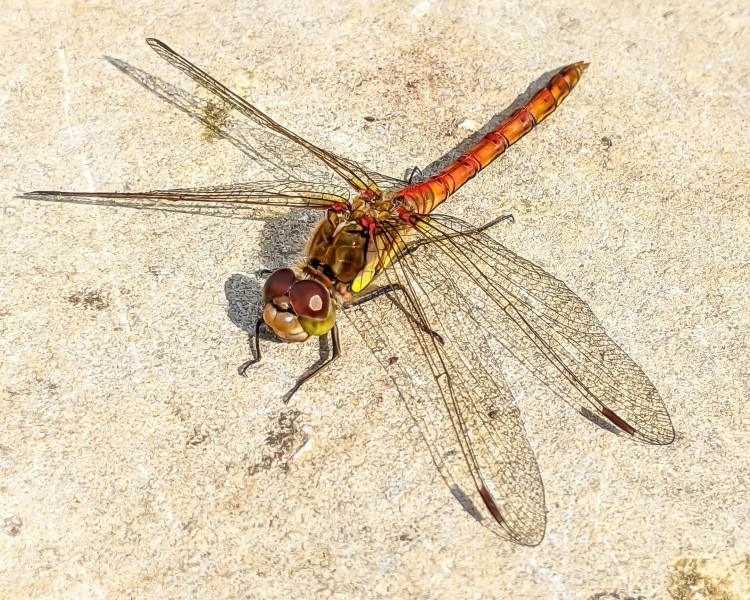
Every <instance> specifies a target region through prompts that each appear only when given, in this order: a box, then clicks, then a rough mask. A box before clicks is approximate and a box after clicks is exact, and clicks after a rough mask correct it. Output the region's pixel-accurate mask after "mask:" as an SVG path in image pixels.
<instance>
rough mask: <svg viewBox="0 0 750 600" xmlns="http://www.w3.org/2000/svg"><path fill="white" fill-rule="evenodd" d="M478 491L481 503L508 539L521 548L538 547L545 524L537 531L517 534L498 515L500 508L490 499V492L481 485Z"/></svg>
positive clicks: (542, 537)
mask: <svg viewBox="0 0 750 600" xmlns="http://www.w3.org/2000/svg"><path fill="white" fill-rule="evenodd" d="M478 489H479V495H480V496H481V497H482V501H483V502H484V505H485V506H486V507H487V510H488V511H489V512H490V514H491V515H492V518H493V519H495V521H496V522H497V524H498V525H500V527H501V528H502V529H503V531H505V533H507V534H508V537H509V538H510V539H511V541H513V542H516V543H518V544H521V545H523V546H529V547H533V546H538V545H539V544H541V543H542V540H544V530H545V526H546V522H545V523H544V525H543V526H542V528H541V529H540V530H538V531H531V532H529V531H525V532H522V533H521V532H518V531H515V530H514V529H513V528H512V527H511V526H510V524H509V523H508V521H506V520H505V519H504V518H503V516H502V515H501V514H500V508H499V507H498V506H497V503H496V502H495V500H494V499H493V498H492V494H490V491H489V490H488V489H487V488H486V487H485V486H484V485H482V486H481V487H479V488H478Z"/></svg>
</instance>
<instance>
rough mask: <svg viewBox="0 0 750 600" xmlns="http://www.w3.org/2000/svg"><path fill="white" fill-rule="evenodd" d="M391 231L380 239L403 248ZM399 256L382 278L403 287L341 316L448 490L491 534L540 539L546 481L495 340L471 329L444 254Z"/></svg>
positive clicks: (470, 315) (472, 317) (461, 289)
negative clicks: (386, 379) (392, 387)
mask: <svg viewBox="0 0 750 600" xmlns="http://www.w3.org/2000/svg"><path fill="white" fill-rule="evenodd" d="M397 236H398V234H397V233H395V232H394V233H393V235H392V238H391V239H390V240H389V243H388V244H385V246H387V247H401V248H405V246H404V245H403V244H401V243H397V241H396V238H397ZM421 250H422V249H420V251H421ZM400 255H401V256H400V259H399V260H398V261H397V262H395V263H393V264H392V265H390V266H389V267H388V268H386V269H385V270H384V271H383V272H382V274H381V278H380V279H379V281H380V282H381V283H384V284H386V285H396V286H402V287H403V290H404V291H403V292H402V291H393V292H389V293H388V294H387V295H386V296H384V297H380V298H378V299H376V300H373V301H370V302H366V303H364V304H361V305H358V306H356V307H355V308H352V309H350V310H348V311H345V312H344V314H347V316H348V317H349V318H350V320H351V322H352V323H353V325H354V327H355V328H356V329H357V330H358V331H359V332H360V334H361V335H362V337H363V338H364V340H365V341H366V343H367V344H368V346H369V347H370V349H371V350H372V351H373V353H374V354H375V356H376V357H377V358H378V360H379V362H380V363H381V364H382V365H383V367H384V368H385V369H386V370H387V372H388V373H389V374H390V376H391V377H392V379H393V380H394V382H395V384H396V386H397V387H398V390H399V393H400V395H401V396H402V398H403V399H404V401H405V403H406V406H407V408H408V410H409V412H410V414H411V415H412V417H413V418H414V420H415V422H416V423H417V425H418V427H419V430H420V432H421V433H422V436H423V437H424V438H425V440H426V442H427V445H428V447H429V448H430V451H431V454H432V458H433V460H434V462H435V464H436V465H437V466H438V468H439V470H440V472H441V474H442V475H443V477H444V479H445V480H446V482H447V483H448V484H449V486H450V487H451V488H452V489H453V492H454V495H456V496H458V497H459V499H460V500H461V499H462V498H463V500H465V501H470V502H471V507H466V504H465V502H462V503H464V505H465V507H466V508H467V509H468V510H469V512H470V513H474V514H475V516H477V515H478V514H479V515H482V516H479V517H478V518H479V519H480V520H481V522H482V523H483V524H484V525H486V526H487V527H489V528H490V529H492V530H493V531H494V532H495V533H497V534H499V535H501V536H503V537H505V538H507V539H511V540H513V541H515V542H517V543H521V544H525V545H536V544H538V543H539V542H540V541H541V540H542V538H543V537H544V530H545V525H546V513H545V506H544V489H543V485H542V480H541V477H540V474H539V469H538V467H537V463H536V460H535V458H534V455H533V452H532V450H531V448H530V446H529V444H528V441H527V439H526V435H525V433H524V429H523V425H522V422H521V419H520V415H519V412H518V409H517V407H516V406H515V403H514V401H513V397H512V394H511V392H510V390H509V389H508V387H507V385H506V383H505V380H504V378H503V374H502V372H501V364H500V361H499V360H496V358H497V353H496V352H495V349H493V348H492V347H491V343H492V342H493V340H492V338H491V337H489V336H487V337H483V336H475V335H474V329H475V324H476V319H477V315H476V314H475V313H474V312H473V310H472V307H471V305H469V304H468V303H467V302H465V295H466V293H467V292H468V291H469V290H468V289H466V288H465V286H463V285H462V283H465V282H462V281H457V280H456V277H455V274H456V273H457V272H458V271H457V269H456V268H455V265H454V264H453V263H452V261H451V260H450V258H449V257H448V256H446V255H445V254H443V253H437V254H434V255H432V254H431V255H429V257H427V256H426V255H425V254H424V253H422V255H421V256H420V252H408V251H405V250H402V251H401V252H400ZM425 258H429V260H424V259H425ZM389 300H390V301H389ZM430 330H432V331H433V332H435V333H436V334H438V335H439V338H438V337H437V336H436V335H434V334H433V333H430ZM467 340H468V343H467ZM495 345H496V344H495ZM477 507H485V508H484V509H483V508H477ZM488 512H489V515H488V514H487V513H488ZM490 516H491V517H492V518H491V519H490V518H488V517H490Z"/></svg>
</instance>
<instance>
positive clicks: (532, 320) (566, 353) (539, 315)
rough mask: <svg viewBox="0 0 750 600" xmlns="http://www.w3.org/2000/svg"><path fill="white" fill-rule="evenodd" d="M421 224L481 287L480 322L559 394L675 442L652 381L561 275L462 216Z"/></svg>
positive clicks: (627, 428)
mask: <svg viewBox="0 0 750 600" xmlns="http://www.w3.org/2000/svg"><path fill="white" fill-rule="evenodd" d="M421 229H422V233H423V234H424V236H425V237H426V238H428V239H429V240H431V242H430V243H428V244H427V245H426V248H428V250H427V251H428V252H430V253H434V254H440V255H441V256H443V257H446V258H448V259H449V260H451V261H452V262H453V264H454V266H455V268H456V272H461V273H462V277H464V278H466V279H467V280H469V281H471V282H472V284H473V285H474V286H476V288H477V289H478V290H481V293H482V294H483V295H484V297H485V298H484V299H485V302H484V303H483V304H482V307H481V311H482V313H483V321H484V326H483V329H485V330H486V331H487V333H490V334H491V335H493V336H494V337H495V338H496V339H498V340H499V341H501V343H502V344H503V345H504V346H505V347H506V348H507V349H508V350H510V351H511V352H512V353H513V354H514V355H515V356H516V357H517V358H519V359H520V360H521V361H522V362H523V363H524V364H526V366H528V367H530V368H531V370H532V371H534V372H535V373H536V374H537V375H539V376H540V377H541V378H542V380H543V381H544V382H545V383H547V384H548V385H550V386H551V387H552V388H553V389H554V390H555V391H556V392H557V393H558V394H559V395H561V396H563V397H564V398H565V399H566V400H568V401H569V402H571V403H572V404H574V405H576V406H577V407H578V408H579V409H582V408H583V407H585V406H586V405H588V409H593V411H594V414H598V415H599V416H600V417H604V418H606V419H607V420H608V421H609V422H610V423H611V424H613V425H615V426H616V427H617V428H618V429H620V430H621V431H624V432H626V433H628V434H630V435H632V436H634V437H636V438H638V439H639V440H641V441H643V442H647V443H650V444H669V443H671V442H672V440H673V439H674V429H673V427H672V423H671V420H670V418H669V413H668V412H667V409H666V407H665V405H664V402H663V400H662V399H661V397H660V396H659V393H658V392H657V390H656V388H655V387H654V385H653V384H652V383H651V381H650V380H649V379H648V377H647V376H646V375H645V374H644V372H643V371H642V370H641V368H640V367H639V366H638V365H637V364H636V363H635V362H634V361H633V360H632V359H631V358H630V357H629V356H628V355H627V354H626V353H625V352H624V351H623V350H622V349H621V348H620V347H619V346H618V345H617V344H616V343H615V342H614V341H612V339H610V337H609V336H608V335H607V334H606V332H605V331H604V328H603V327H602V326H601V324H600V323H599V321H598V320H597V318H596V316H594V314H593V312H591V309H589V307H588V306H587V305H586V303H585V302H583V300H581V299H580V298H579V297H578V296H576V295H575V294H574V293H573V292H572V291H571V290H570V289H569V288H568V287H567V286H566V285H565V284H564V283H563V282H561V281H559V280H558V279H556V278H554V277H553V276H552V275H550V274H549V273H547V272H545V271H544V270H542V269H541V268H539V267H537V266H536V265H534V264H533V263H531V262H529V261H528V260H525V259H523V258H521V257H520V256H518V255H517V254H515V253H514V252H511V251H510V250H508V249H507V248H505V247H504V246H502V245H501V244H499V243H497V242H496V241H494V240H493V239H492V238H490V237H489V236H488V235H486V234H485V233H483V232H480V231H475V230H473V229H472V227H471V226H470V225H468V224H466V223H464V222H462V221H460V220H458V219H453V218H451V217H446V216H434V217H430V218H429V219H425V220H424V222H423V224H422V227H421ZM488 323H489V324H494V327H487V324H488ZM581 399H583V402H580V400H581ZM583 412H584V413H585V412H586V410H583ZM588 412H589V413H590V412H591V410H589V411H588ZM600 421H601V419H600Z"/></svg>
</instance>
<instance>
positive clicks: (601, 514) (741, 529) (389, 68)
mask: <svg viewBox="0 0 750 600" xmlns="http://www.w3.org/2000/svg"><path fill="white" fill-rule="evenodd" d="M689 4H690V3H685V2H680V1H674V2H663V1H659V2H605V1H594V0H576V1H563V0H546V1H545V2H519V1H509V2H505V1H502V2H501V1H492V2H475V1H467V2H437V1H429V0H424V1H421V2H418V1H412V2H403V1H399V0H387V1H386V2H336V3H331V2H328V1H323V0H306V1H304V2H268V3H265V4H260V5H256V4H255V3H249V2H248V3H241V2H232V1H227V0H221V1H217V0H205V1H203V2H200V3H195V5H191V4H189V3H183V2H172V1H167V2H159V3H146V2H119V0H118V1H115V2H113V3H96V2H58V3H53V4H52V5H51V6H50V5H49V3H46V2H38V1H32V2H16V1H12V0H4V2H3V3H2V7H3V8H2V15H1V16H0V19H1V20H0V40H2V41H0V77H1V81H2V85H0V107H1V108H0V145H1V146H0V147H1V149H2V150H1V152H0V190H2V196H1V200H0V202H1V203H2V239H3V253H2V256H1V257H0V279H1V286H2V289H1V290H0V331H1V336H2V337H1V338H0V339H1V344H0V356H2V364H1V365H0V374H1V377H0V384H1V385H0V521H1V523H0V524H2V526H3V528H2V530H0V596H2V597H3V598H127V597H132V598H193V597H207V598H239V597H247V598H289V597H293V598H318V597H321V598H325V597H337V598H339V597H340V598H358V597H365V598H513V599H515V598H519V599H520V598H585V599H588V598H619V599H624V598H641V597H642V598H668V597H670V592H671V593H672V594H673V596H674V597H678V598H692V597H698V596H695V594H694V592H695V590H698V591H701V592H702V593H703V594H704V596H703V597H710V598H718V597H721V598H724V597H726V598H742V597H748V596H747V594H750V591H748V589H749V588H748V583H747V580H748V566H747V565H748V560H750V559H748V556H749V555H750V538H749V537H748V534H749V533H750V531H749V525H748V510H749V509H750V504H749V501H748V487H750V486H748V479H749V478H748V469H749V468H750V461H749V460H748V454H749V453H748V446H750V438H749V437H748V434H749V433H750V409H749V408H748V401H747V400H748V393H749V392H750V384H749V378H748V358H747V357H748V333H749V329H750V325H749V323H750V321H749V320H748V308H749V307H750V299H749V292H750V286H749V285H748V275H749V272H750V250H748V248H749V246H748V243H747V242H748V236H749V234H750V218H749V217H748V181H749V179H750V174H749V171H748V164H749V160H750V159H748V153H749V152H750V137H749V136H750V133H749V132H750V128H749V127H748V117H747V104H748V89H750V77H749V76H748V75H749V73H750V15H749V13H748V8H747V3H746V2H741V1H739V0H736V1H725V2H709V1H707V2H700V3H699V2H693V3H692V6H690V5H689ZM147 36H155V37H159V38H161V39H163V40H164V41H166V42H167V43H169V44H171V45H172V46H173V47H174V48H175V49H177V50H178V51H181V52H182V53H184V54H185V55H186V56H188V57H190V58H191V59H193V60H194V61H195V62H197V63H198V64H199V65H202V66H203V67H204V68H206V70H207V71H208V72H210V73H212V74H213V75H214V76H216V77H217V78H218V79H220V80H222V81H224V82H225V83H227V84H229V85H230V86H232V87H234V88H236V89H239V90H240V91H241V92H242V93H244V94H247V95H248V97H249V98H250V99H251V100H252V101H253V102H255V103H256V104H257V105H258V106H260V107H261V108H262V109H264V110H266V111H267V112H268V113H269V114H271V115H272V116H273V117H274V118H277V119H279V120H280V121H282V122H283V123H285V124H286V125H288V126H289V127H291V128H292V129H294V130H296V131H298V132H300V133H302V134H304V135H306V136H308V137H309V138H310V139H311V140H312V141H314V142H315V143H318V144H320V145H322V146H324V147H326V148H329V149H331V150H333V151H335V152H337V153H340V154H343V155H345V156H348V157H351V158H353V159H355V160H359V161H362V162H365V163H366V164H368V165H369V166H371V167H373V168H375V169H377V170H379V171H382V172H384V173H388V174H393V175H401V174H402V173H403V170H404V169H405V168H406V167H409V166H412V165H420V166H425V165H427V164H429V163H430V162H431V161H433V160H435V159H436V158H438V157H440V156H442V155H443V154H444V153H446V152H448V151H449V150H451V149H452V148H454V147H455V146H456V145H457V144H459V143H460V142H461V141H462V140H463V139H465V138H466V137H467V136H468V135H470V133H471V131H469V130H467V129H466V123H465V122H466V121H469V122H471V121H474V122H476V123H478V124H479V125H483V124H484V123H486V122H487V121H488V120H489V119H490V118H491V117H492V116H493V115H495V114H496V113H498V112H500V111H502V110H504V109H505V108H506V107H507V106H508V104H510V103H511V102H512V101H513V100H514V99H515V98H516V96H517V95H518V94H519V93H521V92H523V91H524V90H526V88H527V86H528V85H529V84H531V83H532V82H533V81H535V80H536V79H537V78H538V77H540V76H541V75H542V74H543V73H545V72H547V71H549V70H551V69H555V68H558V67H560V66H562V65H564V64H567V63H570V62H572V61H575V60H589V61H591V63H592V64H591V67H590V69H589V70H588V71H587V72H586V73H585V75H584V77H583V79H582V81H581V83H580V85H579V87H578V88H577V89H576V90H575V91H574V92H573V94H572V95H571V96H570V98H569V99H568V100H567V101H566V102H565V104H564V105H563V106H562V108H561V109H560V111H559V112H558V113H556V114H555V115H553V116H552V117H551V118H550V119H549V120H548V121H546V122H545V123H544V124H543V126H542V127H541V128H540V129H539V130H538V131H536V132H535V133H533V134H532V135H530V136H528V137H527V138H526V139H524V140H523V141H522V142H521V143H520V144H519V145H518V146H517V147H514V148H513V149H512V151H511V152H509V154H508V156H507V157H505V158H504V159H503V160H502V161H501V162H499V163H497V164H496V165H493V166H492V167H491V168H490V169H488V170H487V172H486V173H484V174H482V175H481V176H480V178H479V179H478V180H476V181H475V182H473V183H472V184H470V185H469V186H467V188H466V189H465V191H463V192H462V193H461V194H460V195H459V196H458V197H456V198H455V201H454V202H453V203H452V206H453V209H454V211H455V213H456V214H460V215H463V216H465V217H466V218H468V219H470V220H472V221H474V222H481V221H482V220H483V219H485V218H490V217H494V216H498V215H500V214H503V213H504V212H512V213H513V215H514V216H515V224H513V225H503V226H501V228H500V229H499V230H496V231H495V235H496V236H498V237H499V239H500V240H501V241H503V242H504V243H506V244H507V245H508V246H509V247H511V248H513V249H514V250H516V251H518V252H520V253H521V254H522V255H524V256H526V257H528V258H530V259H532V260H534V261H535V262H537V263H539V264H540V265H542V266H543V267H545V268H547V269H548V270H549V271H550V272H552V273H553V274H555V275H556V276H558V277H560V278H562V279H563V280H565V281H566V282H568V284H569V285H570V286H571V287H572V288H573V289H574V290H575V291H576V292H577V293H578V294H580V295H581V297H583V298H584V299H585V300H586V301H588V302H589V303H590V305H591V306H592V308H593V309H594V311H595V312H596V314H597V315H599V316H600V318H601V319H602V322H603V323H604V325H605V326H606V327H607V329H608V331H609V332H610V333H611V335H612V336H613V338H614V339H616V340H617V341H618V342H619V343H620V344H621V345H622V346H623V347H624V348H625V349H626V350H627V351H628V352H630V353H631V355H632V356H633V357H634V358H635V359H636V360H637V361H638V362H639V363H640V364H641V365H642V366H643V368H644V370H645V371H646V373H647V374H648V375H649V376H650V377H651V378H652V380H653V381H654V383H655V384H656V386H657V388H658V389H659V390H660V391H661V393H662V395H663V397H664V399H665V402H666V404H667V406H668V408H669V410H670V412H671V414H672V415H673V420H674V424H675V428H676V430H677V439H676V440H675V443H674V444H673V445H672V446H671V447H663V448H651V447H645V446H640V445H637V444H635V443H631V442H628V441H627V440H622V439H618V438H617V437H616V436H613V435H611V434H609V433H607V432H605V431H603V430H601V429H598V428H596V427H594V426H592V425H591V424H590V423H588V422H587V421H585V420H584V419H582V418H580V417H578V416H576V415H575V414H573V412H572V411H571V410H570V409H569V408H568V407H567V406H565V405H563V404H561V403H559V402H557V401H555V400H553V399H550V398H549V397H548V395H546V394H545V392H544V390H543V389H541V387H540V386H539V385H538V384H536V383H534V382H533V381H528V382H527V385H525V386H524V387H522V388H521V391H523V392H525V393H523V394H522V395H521V396H522V397H521V398H520V402H521V404H522V409H523V414H524V419H525V422H526V425H527V430H528V433H529V438H530V440H531V443H532V446H533V447H534V448H535V451H536V454H537V457H538V460H539V464H540V467H541V470H542V475H543V478H544V482H545V485H546V492H547V504H548V509H549V523H548V528H547V537H546V539H545V541H544V542H543V543H542V545H541V546H539V547H537V548H531V549H529V548H521V547H516V546H513V545H511V544H509V543H507V542H504V541H502V540H499V539H497V538H495V537H493V536H492V535H490V534H489V533H488V532H487V531H486V530H485V529H483V528H482V527H481V526H479V525H478V524H477V523H476V521H474V520H473V519H472V517H471V516H470V515H469V514H467V513H466V512H465V511H464V510H463V509H462V508H461V506H460V504H459V503H458V502H457V501H456V500H455V499H454V498H453V496H452V495H451V493H450V491H449V490H448V489H447V487H446V486H445V484H444V483H443V481H442V480H441V479H440V477H439V475H438V473H437V471H436V470H435V468H434V466H433V464H432V462H431V460H430V457H429V453H428V452H427V450H426V449H425V448H424V447H423V445H422V442H421V439H420V438H419V435H418V434H417V432H416V431H415V428H414V427H413V424H412V423H411V421H410V419H409V416H408V414H407V413H406V411H405V410H404V408H403V406H402V405H401V404H400V402H399V398H398V397H397V395H396V394H395V392H394V390H393V388H392V386H391V385H390V382H389V379H388V376H387V374H386V373H385V372H384V371H383V370H382V369H381V368H380V367H378V366H377V365H374V364H371V362H370V359H369V355H368V352H367V350H366V349H365V347H364V345H363V343H362V342H361V340H360V339H359V338H358V337H357V334H356V332H354V331H352V330H351V329H348V330H346V331H344V340H343V344H344V350H345V357H344V358H342V359H341V361H340V362H339V363H338V364H337V365H336V367H335V368H334V369H332V370H331V371H330V372H329V373H327V375H326V376H325V377H321V378H319V379H318V380H316V381H315V383H314V384H312V385H309V386H307V387H305V388H303V390H302V391H301V392H300V393H299V394H297V396H296V397H295V398H294V400H293V402H292V404H290V405H289V406H284V405H283V404H282V403H281V402H280V398H281V396H282V395H283V393H284V391H286V390H287V389H288V388H289V387H290V386H291V385H292V383H293V381H294V379H295V376H296V375H297V374H298V373H299V372H300V370H301V369H303V368H304V366H305V365H307V364H309V363H310V362H312V361H314V360H315V359H316V357H317V356H318V351H317V348H316V345H315V344H307V345H298V346H290V345H276V344H266V345H265V347H264V348H265V352H266V358H265V360H264V362H263V364H262V366H261V367H254V368H252V369H251V370H250V372H249V377H248V378H247V379H243V378H240V377H239V376H238V375H237V372H236V368H237V366H238V365H239V364H240V363H242V362H243V361H244V360H245V359H246V358H247V356H248V344H247V334H246V332H245V331H244V330H243V327H245V328H247V327H248V323H249V321H247V318H249V317H247V315H249V314H250V312H251V310H252V309H253V307H254V306H255V304H254V303H255V302H257V298H254V294H255V292H256V291H257V287H256V284H255V283H254V282H255V279H254V277H253V273H254V272H255V271H256V270H257V269H260V268H264V267H271V268H273V267H277V266H279V265H280V264H283V263H284V262H285V261H290V260H293V259H294V257H295V255H296V253H297V252H298V250H299V247H300V246H301V244H302V243H303V240H304V235H305V233H304V232H305V231H307V230H308V229H309V227H310V226H311V225H312V223H311V222H309V221H306V220H305V219H301V218H300V217H299V216H297V217H295V216H294V215H292V216H291V217H290V218H289V219H286V220H285V219H278V218H274V219H273V220H272V221H271V222H270V223H269V224H263V223H262V222H258V221H240V220H231V219H229V220H228V219H216V218H207V217H194V216H188V215H174V214H164V213H159V212H148V211H141V212H139V211H129V210H126V209H122V208H115V209H113V208H100V207H86V206H75V205H50V204H41V203H31V202H27V201H23V200H19V199H15V198H14V195H15V194H16V193H17V192H19V191H22V190H30V189H40V188H42V189H44V188H47V189H50V188H51V189H56V188H57V189H81V190H96V189H113V190H114V189H118V190H123V189H130V190H138V189H149V188H164V187H169V186H188V185H199V184H211V183H228V182H232V181H239V180H244V179H247V178H249V176H250V174H251V173H252V171H253V169H252V165H249V164H248V160H247V158H246V157H245V156H243V155H242V154H241V153H239V152H237V151H236V150H235V149H234V148H232V147H231V146H230V145H229V144H228V143H226V142H225V141H220V140H219V141H216V140H212V139H211V138H210V136H209V135H207V132H206V130H205V129H203V128H201V126H200V125H198V124H196V123H194V122H192V121H191V120H190V119H189V118H187V117H186V116H185V115H183V114H181V113H179V112H177V111H176V110H175V109H174V108H172V107H170V106H169V105H168V104H165V103H164V102H162V101H160V100H158V99H157V98H156V97H154V96H153V95H152V94H150V93H149V92H147V91H146V90H144V89H143V88H141V87H139V86H138V85H136V84H135V83H134V82H133V81H132V80H130V79H128V78H127V77H126V76H124V75H123V74H121V73H119V72H118V71H117V70H116V69H115V68H113V67H112V65H110V64H108V63H107V62H106V61H105V60H104V59H103V58H102V57H103V55H105V54H106V55H110V56H114V57H117V58H119V59H122V60H125V61H127V62H128V63H129V64H132V65H134V66H137V67H139V68H141V69H144V70H145V71H147V72H148V73H151V74H154V75H158V76H160V77H164V78H167V79H169V80H170V81H173V82H176V83H178V84H180V85H182V86H184V87H186V88H187V89H192V88H190V86H189V84H188V83H187V82H186V80H185V79H184V78H181V77H180V76H179V74H177V73H176V72H174V71H173V70H171V69H170V68H169V67H168V66H167V65H166V64H164V63H163V62H162V61H161V60H160V59H159V58H158V57H157V56H156V55H155V54H154V53H153V52H152V51H151V50H150V49H149V48H148V47H147V46H146V44H145V41H144V39H145V38H146V37H147ZM366 116H371V117H374V118H375V119H376V120H375V121H372V122H369V121H366V120H365V119H364V117H366ZM462 123H463V124H464V125H463V126H459V125H460V124H462ZM243 290H244V291H245V292H246V295H243ZM248 295H249V296H248ZM243 311H244V312H243ZM228 312H231V314H232V315H233V317H234V318H230V316H228ZM243 315H245V317H247V318H245V320H244V321H243ZM306 440H310V442H309V443H308V444H307V445H306V446H304V449H303V450H304V451H303V452H302V453H298V450H299V449H300V448H301V447H303V445H304V444H305V441H306ZM721 594H729V595H727V596H722V595H721ZM743 594H744V596H743Z"/></svg>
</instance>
